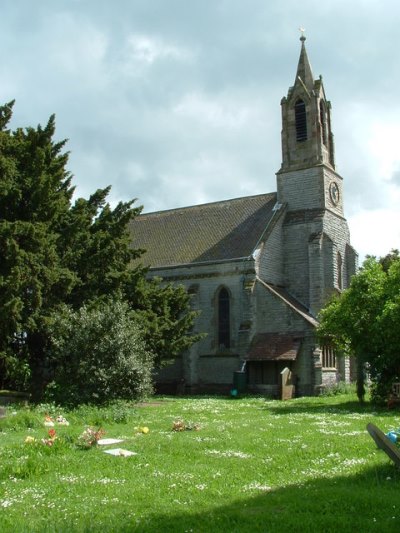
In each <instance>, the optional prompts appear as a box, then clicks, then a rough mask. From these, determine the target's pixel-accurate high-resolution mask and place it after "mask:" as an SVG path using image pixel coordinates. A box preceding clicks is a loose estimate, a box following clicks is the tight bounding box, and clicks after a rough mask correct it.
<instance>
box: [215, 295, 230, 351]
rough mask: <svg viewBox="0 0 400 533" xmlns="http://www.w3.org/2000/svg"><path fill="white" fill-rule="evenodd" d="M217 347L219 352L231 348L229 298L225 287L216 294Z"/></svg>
mask: <svg viewBox="0 0 400 533" xmlns="http://www.w3.org/2000/svg"><path fill="white" fill-rule="evenodd" d="M218 347H219V349H220V350H225V349H228V348H230V347H231V318H230V296H229V292H228V291H227V289H225V287H222V289H220V291H219V293H218Z"/></svg>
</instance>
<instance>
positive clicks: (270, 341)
mask: <svg viewBox="0 0 400 533" xmlns="http://www.w3.org/2000/svg"><path fill="white" fill-rule="evenodd" d="M303 336H304V334H302V333H301V332H300V333H297V334H296V333H282V334H279V333H259V334H258V335H256V336H255V337H254V339H253V340H252V342H251V346H250V349H249V351H248V353H247V355H246V357H245V359H246V360H248V361H295V360H296V358H297V355H298V353H299V350H300V345H301V341H302V338H303Z"/></svg>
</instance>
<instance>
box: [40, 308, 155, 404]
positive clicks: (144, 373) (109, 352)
mask: <svg viewBox="0 0 400 533" xmlns="http://www.w3.org/2000/svg"><path fill="white" fill-rule="evenodd" d="M50 335H51V346H52V347H51V352H50V355H51V361H52V365H51V366H52V369H51V371H52V373H53V375H54V379H53V381H52V382H51V383H50V384H49V385H48V386H47V389H46V397H47V398H48V399H49V400H53V401H55V402H57V403H60V404H63V405H71V406H73V405H78V404H81V403H86V404H106V403H109V402H110V401H112V400H116V399H142V398H144V397H146V396H148V395H149V394H151V393H152V392H153V389H152V381H151V374H152V369H153V356H152V354H150V353H149V352H148V350H147V348H146V345H145V342H144V340H143V336H142V333H141V331H140V329H139V325H138V323H137V321H136V319H135V318H134V316H133V314H132V312H131V311H130V310H129V307H128V305H127V304H126V303H124V302H122V301H120V300H113V301H111V300H110V301H106V302H104V301H103V302H97V305H95V306H92V307H89V306H83V307H82V308H81V309H79V310H78V311H72V310H71V309H69V308H67V307H64V308H63V309H62V310H61V311H60V312H59V313H58V314H57V315H56V316H54V317H53V322H52V326H51V328H50Z"/></svg>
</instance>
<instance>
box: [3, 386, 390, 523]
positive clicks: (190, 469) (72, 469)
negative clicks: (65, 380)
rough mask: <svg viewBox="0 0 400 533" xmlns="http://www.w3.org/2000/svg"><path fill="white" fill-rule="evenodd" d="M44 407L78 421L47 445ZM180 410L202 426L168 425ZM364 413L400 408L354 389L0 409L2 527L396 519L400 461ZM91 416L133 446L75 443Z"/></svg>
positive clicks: (380, 417) (381, 415)
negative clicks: (372, 402)
mask: <svg viewBox="0 0 400 533" xmlns="http://www.w3.org/2000/svg"><path fill="white" fill-rule="evenodd" d="M46 412H47V413H48V414H51V415H59V414H62V415H64V416H65V417H66V418H67V419H68V421H69V422H70V425H69V426H68V427H66V426H57V425H56V426H55V430H56V432H57V436H58V438H57V439H56V440H55V441H54V444H53V445H52V446H46V445H44V444H42V443H41V442H40V439H42V438H45V437H46V436H47V432H48V429H49V428H46V427H44V424H43V422H44V415H45V414H46ZM178 420H182V421H183V422H184V423H186V424H187V425H189V426H190V425H199V429H198V430H196V429H195V428H193V429H192V430H186V431H181V432H178V431H172V426H173V423H174V422H175V421H178ZM368 422H373V423H374V424H376V425H377V426H378V427H380V428H381V429H382V430H383V431H384V432H386V431H388V430H389V429H392V428H398V427H400V412H399V411H385V410H382V411H377V410H374V409H373V408H372V407H371V406H369V405H368V404H367V405H366V406H365V407H360V406H359V405H358V403H357V401H356V398H355V397H354V396H352V395H344V396H334V397H327V398H302V399H296V400H291V401H287V402H278V401H267V400H265V399H263V398H241V399H235V400H232V399H225V398H155V399H154V401H151V402H149V404H146V405H141V406H133V407H130V406H127V405H126V404H118V405H115V406H113V407H109V408H106V409H97V408H89V407H81V408H79V409H77V410H74V411H71V412H66V411H60V410H53V409H52V407H51V406H39V407H38V408H36V409H32V410H30V409H27V408H17V409H16V410H15V413H14V414H12V409H9V410H8V415H7V417H6V418H4V419H2V420H0V531H1V532H7V531H13V532H14V531H16V532H20V531H102V532H106V531H116V532H119V531H138V532H153V531H154V532H162V533H164V532H168V531H172V532H185V531H188V532H189V531H193V532H196V533H200V532H206V533H213V532H224V533H226V532H229V533H230V532H236V531H237V532H255V531H262V532H275V531H278V532H280V531H285V532H294V531H299V532H306V531H318V532H328V531H335V532H337V531H339V532H346V531H351V532H366V531H379V532H382V531H390V532H393V531H397V530H398V529H399V524H400V470H398V469H396V468H395V466H394V465H393V463H391V461H390V460H389V458H388V457H387V456H386V455H385V454H384V453H383V452H382V451H380V450H377V448H376V446H375V444H374V442H373V441H372V439H371V438H370V436H369V435H368V433H367V432H366V429H365V427H366V424H367V423H368ZM86 425H91V426H93V427H98V426H101V427H103V428H104V429H105V431H106V435H105V437H108V438H121V439H124V442H123V443H121V444H118V445H116V446H117V447H122V448H124V449H126V450H130V451H133V452H136V454H137V455H133V456H131V457H123V456H117V457H115V456H112V455H108V454H106V453H104V449H107V447H100V446H97V447H93V448H90V449H88V450H83V449H79V448H77V447H76V444H75V443H76V439H77V437H78V436H79V435H80V434H81V433H82V431H83V430H84V429H85V426H86ZM141 426H146V427H148V428H149V432H148V433H147V434H145V433H141V432H140V431H139V430H138V427H141ZM27 436H31V437H34V438H35V439H36V442H33V443H25V438H26V437H27ZM116 446H110V447H116ZM110 447H109V448H110Z"/></svg>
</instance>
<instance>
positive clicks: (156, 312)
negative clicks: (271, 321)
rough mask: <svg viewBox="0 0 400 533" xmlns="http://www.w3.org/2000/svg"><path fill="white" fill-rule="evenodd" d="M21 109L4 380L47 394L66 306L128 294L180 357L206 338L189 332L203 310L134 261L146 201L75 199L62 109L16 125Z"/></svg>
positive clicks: (7, 226)
mask: <svg viewBox="0 0 400 533" xmlns="http://www.w3.org/2000/svg"><path fill="white" fill-rule="evenodd" d="M12 107H13V102H10V103H9V104H6V105H5V106H3V107H0V178H1V179H0V254H1V261H0V381H1V383H0V385H2V386H3V387H4V386H14V387H26V386H28V385H29V384H30V385H31V386H32V388H33V390H35V391H36V392H38V393H40V391H41V386H42V384H43V381H44V379H45V378H46V372H48V370H47V366H48V358H49V354H53V352H52V343H53V342H54V336H53V337H50V336H49V331H50V330H49V327H50V325H51V323H52V320H53V318H54V316H57V313H58V312H59V310H60V308H61V307H62V306H63V305H68V306H70V308H71V312H72V310H75V311H78V310H79V309H81V308H82V307H84V306H86V305H87V304H89V303H91V304H95V303H96V302H97V303H99V302H101V301H108V300H109V298H114V299H116V300H118V299H119V298H120V297H121V295H123V297H124V298H125V299H126V301H127V302H129V306H130V309H131V310H132V311H135V312H136V315H137V319H138V320H139V319H140V322H141V327H142V328H143V329H144V333H145V339H146V342H147V344H148V347H149V350H150V351H153V350H154V352H155V353H156V359H155V360H156V363H157V365H161V361H162V359H163V358H166V359H170V358H172V357H174V356H176V355H177V354H178V353H179V351H180V350H183V349H185V348H186V347H187V346H189V345H190V344H191V343H192V342H194V340H196V338H195V337H190V336H188V335H187V333H188V331H189V330H190V327H191V324H192V323H193V320H194V316H195V314H194V313H192V312H191V311H190V307H189V297H188V295H186V293H185V292H184V291H183V289H182V288H173V287H172V286H168V287H164V286H162V285H161V284H160V283H158V282H156V281H147V280H146V279H145V276H146V270H145V269H144V268H143V267H141V266H136V267H133V266H132V265H133V264H134V262H135V260H137V259H138V258H139V257H140V255H141V253H142V251H141V250H135V249H133V248H132V246H131V236H130V234H129V228H128V223H129V221H130V220H131V219H132V218H133V217H135V216H137V215H138V214H139V213H140V211H141V208H140V207H134V206H133V204H134V200H132V201H130V202H125V203H124V202H120V203H119V204H118V205H117V206H116V207H115V208H114V209H112V208H111V207H110V205H109V204H108V203H107V196H108V194H109V190H110V188H109V187H107V188H104V189H99V190H97V191H96V192H95V193H93V194H92V195H91V196H90V197H89V199H83V198H78V199H76V200H75V201H73V194H74V188H73V187H72V185H71V179H72V177H71V175H70V173H69V172H68V171H67V170H66V165H67V163H68V153H65V152H63V148H64V146H65V141H62V142H55V141H54V140H53V137H54V133H55V120H54V116H52V117H50V119H49V122H48V124H47V125H46V127H45V128H42V127H41V126H38V127H37V128H36V129H35V128H27V129H25V130H23V129H17V130H16V131H14V132H13V131H11V130H9V129H7V126H8V123H9V121H10V119H11V116H12ZM137 263H138V262H137V261H136V263H135V264H137ZM83 356H86V355H85V354H83ZM52 357H53V359H52V361H53V363H54V356H53V355H52Z"/></svg>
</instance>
